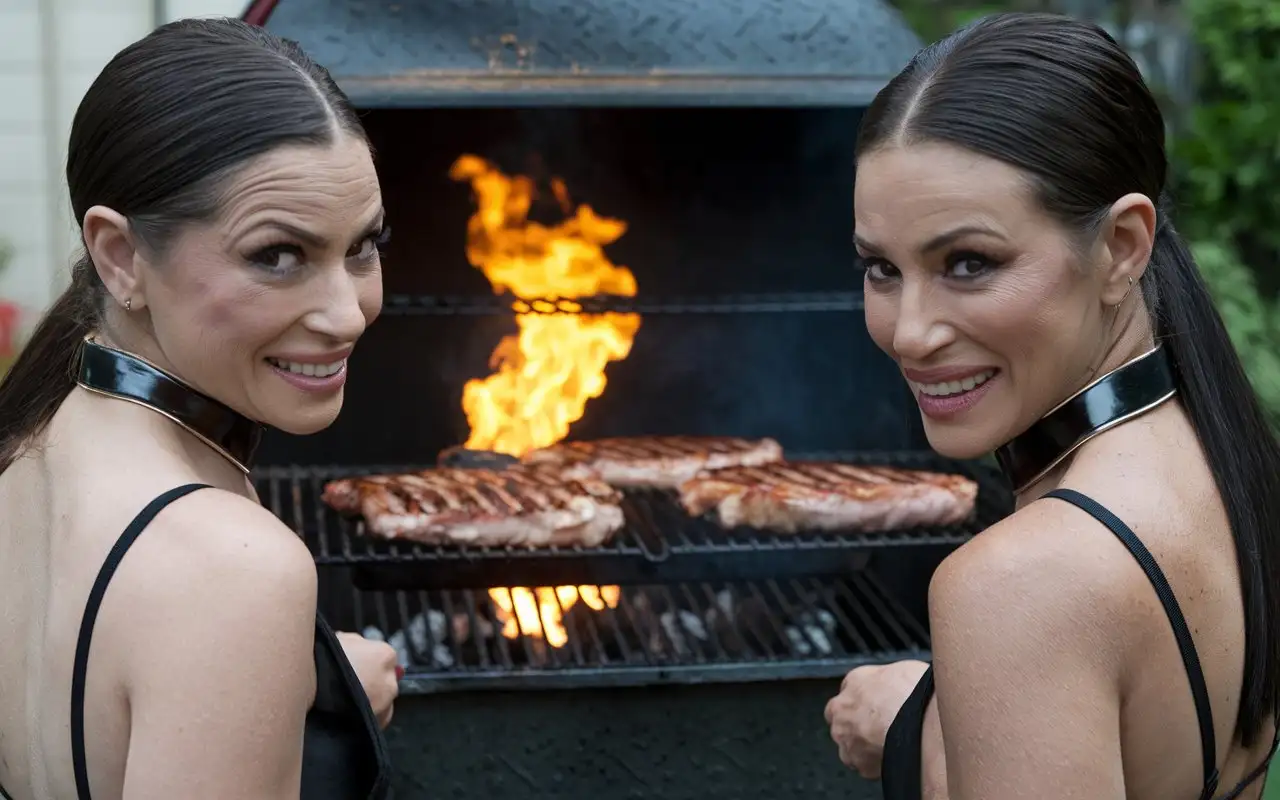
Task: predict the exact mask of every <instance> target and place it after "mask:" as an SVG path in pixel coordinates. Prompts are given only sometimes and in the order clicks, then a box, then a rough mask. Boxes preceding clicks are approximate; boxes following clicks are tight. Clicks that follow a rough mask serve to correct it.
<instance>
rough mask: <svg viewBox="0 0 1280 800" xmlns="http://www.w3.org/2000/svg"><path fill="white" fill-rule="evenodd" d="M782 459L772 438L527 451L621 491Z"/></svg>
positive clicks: (672, 439) (644, 439)
mask: <svg viewBox="0 0 1280 800" xmlns="http://www.w3.org/2000/svg"><path fill="white" fill-rule="evenodd" d="M781 460H782V446H781V445H780V444H778V443H777V442H776V441H774V440H773V439H738V438H732V437H724V436H638V437H629V438H615V439H595V440H591V441H582V442H560V443H558V444H554V445H551V446H550V447H544V448H542V449H539V450H534V451H532V452H530V453H528V454H527V455H526V456H525V458H524V461H525V462H526V463H529V464H548V465H556V466H559V467H562V468H564V469H565V470H566V471H567V472H568V474H592V475H597V476H599V477H600V478H601V479H602V480H604V481H605V482H606V483H609V484H612V485H614V486H626V487H656V488H674V487H676V486H679V485H680V484H681V483H682V482H684V481H686V480H689V479H690V478H692V477H694V476H695V475H697V474H698V473H700V472H704V471H706V470H719V469H726V468H729V467H748V466H759V465H762V464H769V463H773V462H776V461H781Z"/></svg>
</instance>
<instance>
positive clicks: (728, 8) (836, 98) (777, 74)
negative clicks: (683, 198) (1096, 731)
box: [266, 0, 919, 108]
mask: <svg viewBox="0 0 1280 800" xmlns="http://www.w3.org/2000/svg"><path fill="white" fill-rule="evenodd" d="M266 27H267V29H268V30H270V31H272V32H273V33H277V34H279V35H281V36H285V37H287V38H290V39H294V40H297V41H298V42H300V43H301V44H302V46H303V47H305V48H306V50H307V51H308V52H309V53H310V54H311V55H312V56H313V57H314V58H315V59H316V60H317V61H319V62H320V63H321V64H324V65H325V66H326V67H328V68H329V70H330V71H331V72H332V73H333V75H334V77H335V78H337V80H338V82H339V83H340V84H341V85H342V87H343V89H345V90H346V91H347V93H348V94H349V95H350V96H351V98H352V100H353V101H354V102H355V104H356V105H357V106H360V107H363V108H376V107H396V106H545V105H573V106H578V105H581V106H675V105H679V106H690V105H721V106H862V105H866V104H867V103H868V102H870V100H871V98H872V97H873V96H874V95H875V93H876V92H877V91H878V90H879V89H880V88H881V87H882V86H884V84H885V83H886V82H887V81H888V80H889V78H891V77H892V76H893V75H894V74H895V73H896V72H897V71H898V70H900V69H901V68H902V67H903V66H904V65H905V64H906V63H907V61H908V60H909V59H910V58H911V56H912V54H914V53H915V51H916V50H917V49H918V47H919V40H918V39H917V38H916V37H915V35H914V34H913V33H912V32H911V31H910V30H909V29H908V28H907V26H906V25H905V24H904V23H903V21H902V18H901V17H900V16H899V15H898V13H897V12H896V11H894V10H893V9H892V8H890V7H889V5H888V4H886V3H885V2H882V0H398V2H390V1H389V0H278V3H277V4H276V5H275V8H274V10H273V11H271V13H270V16H269V17H268V18H267V20H266Z"/></svg>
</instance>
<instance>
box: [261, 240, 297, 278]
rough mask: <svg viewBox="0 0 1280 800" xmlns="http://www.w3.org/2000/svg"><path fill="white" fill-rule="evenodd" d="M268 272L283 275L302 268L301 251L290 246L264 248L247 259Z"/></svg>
mask: <svg viewBox="0 0 1280 800" xmlns="http://www.w3.org/2000/svg"><path fill="white" fill-rule="evenodd" d="M249 260H250V261H252V262H253V263H254V264H256V265H257V266H259V267H262V268H263V269H265V270H267V271H268V272H274V273H279V274H285V273H289V272H292V271H293V270H295V269H297V268H298V267H300V266H302V249H301V248H299V247H295V246H294V245H291V244H281V245H275V246H274V247H266V248H263V249H262V250H259V251H258V252H256V253H254V254H253V256H252V257H250V259H249Z"/></svg>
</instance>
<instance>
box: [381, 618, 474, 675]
mask: <svg viewBox="0 0 1280 800" xmlns="http://www.w3.org/2000/svg"><path fill="white" fill-rule="evenodd" d="M456 616H457V615H455V618H456ZM455 624H456V620H455ZM447 627H449V625H448V620H447V619H446V617H445V615H444V613H443V612H441V611H436V610H435V609H429V610H428V611H426V612H425V613H423V614H416V615H414V617H413V618H412V619H410V620H409V624H408V625H407V626H406V627H405V628H403V629H401V630H398V631H396V632H395V633H393V634H391V635H390V636H385V635H384V634H383V632H382V630H381V629H380V628H377V627H374V626H372V625H371V626H369V627H367V628H365V629H364V631H363V635H364V637H365V638H366V639H377V640H380V641H385V642H386V643H387V644H389V645H391V648H392V649H393V650H395V651H396V661H397V662H399V664H400V666H402V667H404V668H406V669H408V668H409V667H411V666H413V665H415V664H426V665H430V666H432V667H437V668H439V667H451V666H453V662H454V659H453V653H452V652H451V651H450V650H449V646H448V645H447V644H445V631H446V628H447Z"/></svg>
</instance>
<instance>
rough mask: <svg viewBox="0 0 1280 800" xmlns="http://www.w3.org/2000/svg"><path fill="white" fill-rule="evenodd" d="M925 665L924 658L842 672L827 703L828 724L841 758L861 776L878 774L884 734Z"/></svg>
mask: <svg viewBox="0 0 1280 800" xmlns="http://www.w3.org/2000/svg"><path fill="white" fill-rule="evenodd" d="M928 668H929V665H928V664H926V663H925V662H923V661H898V662H895V663H893V664H885V665H883V666H880V665H875V666H866V667H858V668H857V669H855V670H853V671H851V672H850V673H849V674H848V675H845V676H844V682H843V683H841V684H840V694H838V695H836V696H835V697H833V698H831V700H830V702H828V703H827V709H826V718H827V724H828V725H830V726H831V738H832V739H834V740H835V743H836V745H837V746H838V747H839V748H840V760H841V761H843V762H844V763H845V764H846V765H847V766H849V767H852V768H853V769H855V770H857V771H858V774H859V775H861V776H862V777H864V778H867V779H869V780H875V779H877V778H879V777H880V764H881V761H882V760H883V759H884V739H885V734H887V733H888V732H889V726H890V725H891V724H893V719H894V717H896V716H897V715H898V709H900V708H902V704H903V703H905V702H906V701H907V697H908V696H910V694H911V691H912V690H913V689H915V687H916V684H917V683H919V682H920V677H921V676H922V675H924V673H925V670H927V669H928Z"/></svg>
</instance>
